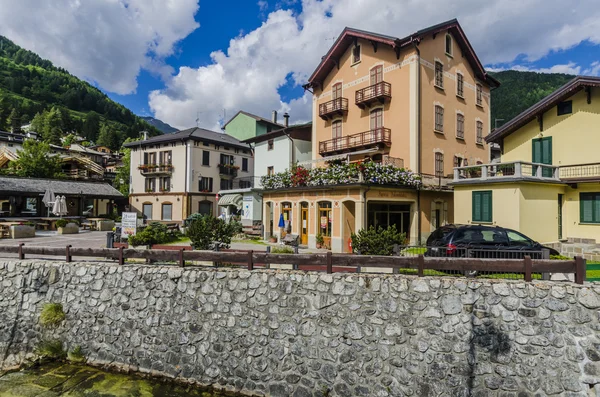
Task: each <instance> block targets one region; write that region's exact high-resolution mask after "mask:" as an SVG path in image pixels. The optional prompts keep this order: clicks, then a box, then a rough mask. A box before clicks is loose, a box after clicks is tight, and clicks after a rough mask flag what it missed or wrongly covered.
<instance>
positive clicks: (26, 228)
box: [10, 225, 35, 239]
mask: <svg viewBox="0 0 600 397" xmlns="http://www.w3.org/2000/svg"><path fill="white" fill-rule="evenodd" d="M28 237H35V226H30V225H12V226H11V227H10V238H12V239H16V238H28Z"/></svg>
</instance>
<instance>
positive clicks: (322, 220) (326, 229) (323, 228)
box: [317, 202, 333, 237]
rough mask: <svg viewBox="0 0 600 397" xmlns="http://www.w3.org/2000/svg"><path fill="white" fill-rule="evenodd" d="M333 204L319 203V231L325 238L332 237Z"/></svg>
mask: <svg viewBox="0 0 600 397" xmlns="http://www.w3.org/2000/svg"><path fill="white" fill-rule="evenodd" d="M332 221H333V220H332V219H331V203H329V202H320V203H319V218H318V222H319V225H318V228H317V230H318V231H319V233H321V235H322V236H323V237H331V226H332V225H331V223H332Z"/></svg>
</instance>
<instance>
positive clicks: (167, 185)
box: [160, 177, 171, 192]
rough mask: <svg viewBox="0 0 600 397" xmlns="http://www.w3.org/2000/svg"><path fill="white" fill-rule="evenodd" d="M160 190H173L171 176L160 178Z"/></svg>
mask: <svg viewBox="0 0 600 397" xmlns="http://www.w3.org/2000/svg"><path fill="white" fill-rule="evenodd" d="M160 191H161V192H170V191H171V177H165V178H160Z"/></svg>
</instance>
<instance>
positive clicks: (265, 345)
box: [0, 261, 600, 397]
mask: <svg viewBox="0 0 600 397" xmlns="http://www.w3.org/2000/svg"><path fill="white" fill-rule="evenodd" d="M0 286H1V287H2V288H1V289H0V360H1V361H0V365H1V366H4V367H8V366H11V365H17V364H19V363H21V362H22V361H23V360H24V359H25V357H26V356H30V355H31V352H32V351H33V349H34V348H35V346H36V345H37V344H38V343H39V341H40V339H42V338H59V339H61V340H62V341H64V343H65V346H66V347H68V349H72V348H73V347H75V346H78V345H79V346H81V347H82V348H83V352H84V353H85V355H86V356H87V357H88V359H89V360H90V362H91V363H94V364H99V365H103V364H109V365H116V366H120V367H123V368H129V369H131V370H134V371H142V372H151V373H155V374H161V375H165V376H169V377H177V378H180V379H186V380H191V381H194V382H198V383H202V384H214V385H220V386H223V387H227V388H231V389H236V390H244V391H246V392H248V393H253V394H256V395H270V396H285V397H287V396H293V397H308V396H315V397H316V396H344V397H346V396H369V397H371V396H382V397H383V396H405V395H406V396H470V395H473V396H530V395H531V396H533V395H539V396H543V395H564V396H589V395H590V393H593V394H591V395H600V312H599V310H600V285H586V286H578V285H575V284H570V283H556V282H554V283H553V282H538V283H531V284H526V283H523V282H518V281H514V282H510V281H494V280H467V279H452V278H447V279H438V278H421V279H419V278H414V277H409V276H393V275H356V274H334V275H327V274H322V273H300V272H292V271H285V272H283V271H254V272H249V271H246V270H237V269H227V270H226V269H220V270H215V269H181V268H174V267H160V266H145V265H144V266H142V265H140V266H122V267H119V266H113V265H107V264H76V263H73V264H64V263H44V262H36V261H22V262H0ZM46 302H60V303H62V304H63V306H64V309H65V312H66V320H65V321H64V322H63V323H62V325H60V326H59V327H58V328H57V329H56V330H52V331H51V332H48V331H47V330H43V329H42V328H41V327H40V326H39V325H38V317H39V313H40V311H41V307H42V305H43V304H44V303H46Z"/></svg>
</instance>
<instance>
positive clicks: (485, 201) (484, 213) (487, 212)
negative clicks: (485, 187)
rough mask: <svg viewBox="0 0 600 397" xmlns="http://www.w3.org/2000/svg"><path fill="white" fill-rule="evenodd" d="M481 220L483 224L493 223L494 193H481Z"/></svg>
mask: <svg viewBox="0 0 600 397" xmlns="http://www.w3.org/2000/svg"><path fill="white" fill-rule="evenodd" d="M481 196H482V197H481V198H482V203H481V219H482V220H483V222H491V221H492V192H491V191H487V192H481Z"/></svg>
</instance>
